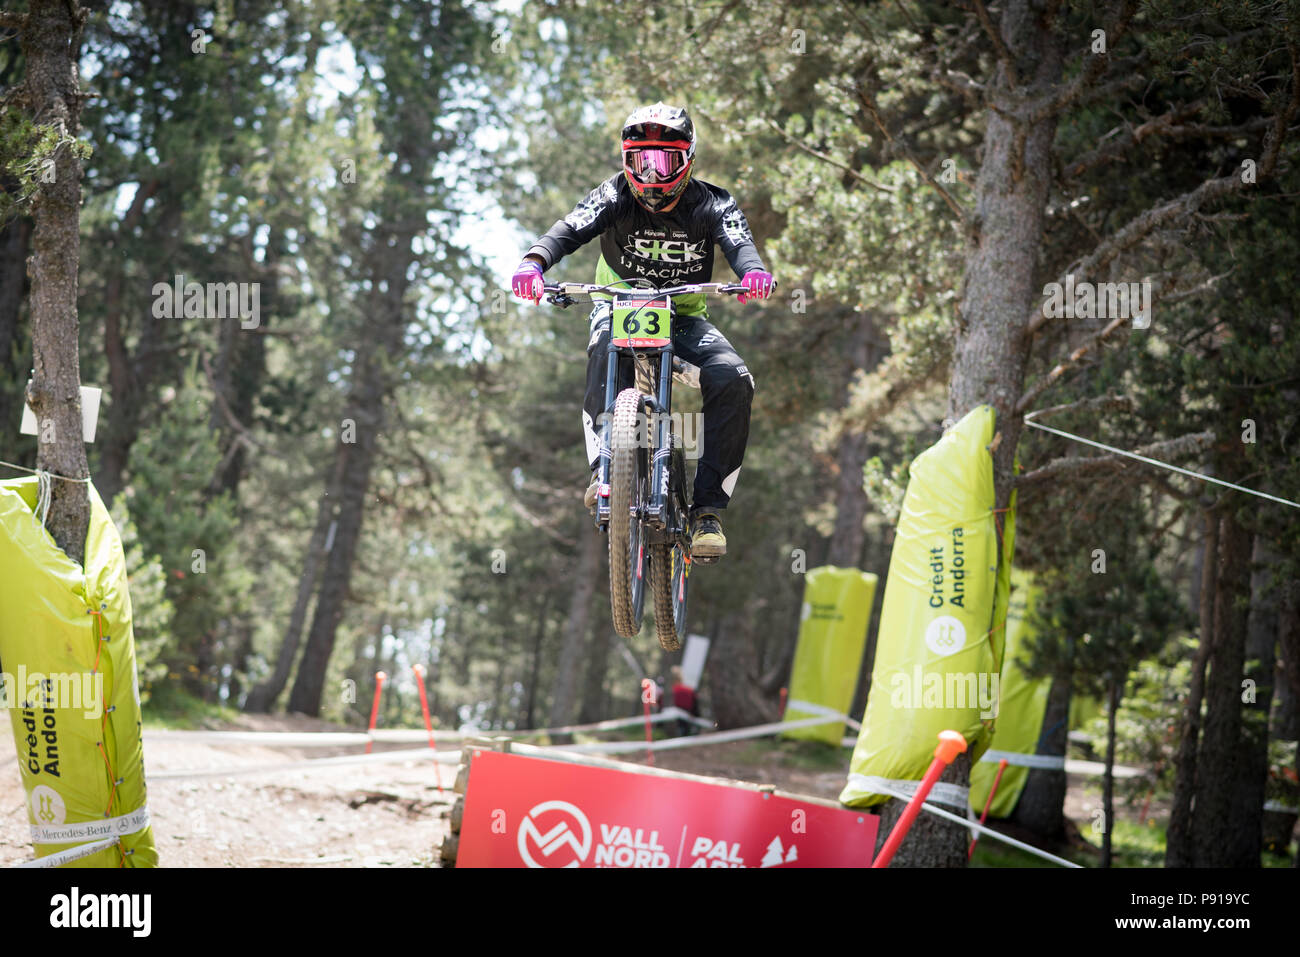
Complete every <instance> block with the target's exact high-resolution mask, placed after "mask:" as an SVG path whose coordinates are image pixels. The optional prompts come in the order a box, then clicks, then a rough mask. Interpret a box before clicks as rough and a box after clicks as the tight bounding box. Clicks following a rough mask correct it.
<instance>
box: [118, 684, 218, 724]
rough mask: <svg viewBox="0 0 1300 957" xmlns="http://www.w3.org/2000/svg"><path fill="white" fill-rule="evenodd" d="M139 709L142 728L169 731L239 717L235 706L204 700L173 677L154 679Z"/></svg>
mask: <svg viewBox="0 0 1300 957" xmlns="http://www.w3.org/2000/svg"><path fill="white" fill-rule="evenodd" d="M140 712H141V714H140V717H141V720H142V721H143V722H144V726H145V727H146V728H162V729H166V730H169V731H191V730H195V729H204V728H213V727H220V726H222V725H225V724H229V723H232V722H234V721H235V720H237V719H238V717H239V712H238V711H237V710H236V709H234V708H231V707H228V706H226V705H219V704H212V703H210V702H207V701H204V700H203V699H202V698H198V697H195V696H194V695H192V694H190V693H189V692H188V691H186V690H185V689H184V688H182V687H181V686H180V685H179V684H178V683H176V682H173V681H160V682H158V683H156V684H155V685H154V686H153V688H152V689H151V693H150V695H149V700H148V701H146V702H145V703H144V705H143V706H142V707H141V709H140Z"/></svg>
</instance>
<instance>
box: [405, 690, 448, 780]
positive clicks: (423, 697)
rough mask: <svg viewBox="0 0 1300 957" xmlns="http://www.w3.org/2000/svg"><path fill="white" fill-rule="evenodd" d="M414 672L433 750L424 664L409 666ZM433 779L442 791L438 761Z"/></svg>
mask: <svg viewBox="0 0 1300 957" xmlns="http://www.w3.org/2000/svg"><path fill="white" fill-rule="evenodd" d="M411 670H412V671H414V672H415V686H416V687H417V688H419V689H420V710H422V711H423V712H424V730H425V731H427V732H429V747H430V748H432V749H433V750H434V751H437V750H438V746H437V745H436V744H434V742H433V722H432V721H431V720H430V719H429V697H428V695H426V694H425V692H424V665H421V664H416V665H414V666H413V667H412V668H411ZM433 773H434V780H435V781H437V782H438V793H439V794H441V793H442V769H441V768H440V767H439V766H438V762H437V761H435V762H434V763H433Z"/></svg>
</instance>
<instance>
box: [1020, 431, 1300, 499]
mask: <svg viewBox="0 0 1300 957" xmlns="http://www.w3.org/2000/svg"><path fill="white" fill-rule="evenodd" d="M1045 411H1047V410H1046V409H1039V410H1038V412H1030V413H1029V414H1028V415H1026V416H1025V418H1024V422H1025V425H1029V426H1033V427H1034V428H1035V429H1042V430H1043V431H1044V432H1051V433H1052V434H1053V435H1059V436H1061V438H1064V439H1070V440H1072V441H1074V442H1082V443H1083V444H1084V445H1091V446H1092V447H1093V448H1097V449H1102V450H1103V451H1106V452H1111V453H1113V454H1114V455H1122V456H1124V457H1125V458H1130V459H1136V460H1137V461H1139V462H1145V463H1146V464H1147V465H1154V466H1155V467H1156V468H1161V469H1168V470H1169V471H1170V472H1177V473H1178V474H1179V475H1186V476H1188V477H1189V478H1194V479H1200V480H1201V481H1202V482H1213V483H1214V484H1215V485H1222V486H1223V487H1224V488H1230V489H1234V490H1235V491H1238V492H1245V493H1246V494H1247V495H1254V496H1257V497H1258V498H1266V499H1268V500H1269V501H1270V502H1277V503H1278V504H1279V505H1289V506H1291V507H1292V508H1300V502H1293V501H1291V500H1290V499H1286V498H1278V497H1277V496H1276V495H1269V494H1268V493H1267V492H1261V491H1259V490H1258V489H1253V488H1246V486H1244V485H1234V484H1233V483H1232V482H1225V481H1224V480H1223V479H1217V478H1215V477H1214V476H1212V475H1206V474H1204V473H1203V472H1193V471H1192V470H1191V469H1185V468H1182V467H1180V466H1177V465H1170V464H1169V463H1168V462H1161V461H1160V460H1159V459H1153V458H1149V457H1148V456H1145V455H1138V454H1137V453H1136V452H1126V451H1125V450H1124V449H1117V448H1115V446H1113V445H1106V444H1105V443H1103V442H1094V441H1093V440H1092V439H1085V438H1084V437H1083V436H1081V435H1074V434H1073V433H1071V432H1062V431H1061V430H1060V429H1053V428H1051V427H1050V426H1046V425H1040V424H1039V423H1037V422H1035V421H1033V417H1034V416H1036V415H1039V414H1041V413H1043V412H1045Z"/></svg>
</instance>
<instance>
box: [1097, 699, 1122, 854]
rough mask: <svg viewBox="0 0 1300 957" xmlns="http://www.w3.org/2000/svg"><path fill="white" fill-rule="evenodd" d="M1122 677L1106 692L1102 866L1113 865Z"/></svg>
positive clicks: (1102, 794) (1102, 786)
mask: <svg viewBox="0 0 1300 957" xmlns="http://www.w3.org/2000/svg"><path fill="white" fill-rule="evenodd" d="M1122 687H1123V681H1122V679H1116V678H1111V681H1110V687H1109V688H1108V689H1107V694H1106V698H1107V701H1106V770H1105V772H1104V773H1103V774H1102V778H1101V814H1102V817H1101V827H1102V830H1101V866H1102V867H1110V865H1111V835H1112V833H1114V830H1115V716H1116V715H1117V714H1118V713H1119V702H1120V689H1121V688H1122Z"/></svg>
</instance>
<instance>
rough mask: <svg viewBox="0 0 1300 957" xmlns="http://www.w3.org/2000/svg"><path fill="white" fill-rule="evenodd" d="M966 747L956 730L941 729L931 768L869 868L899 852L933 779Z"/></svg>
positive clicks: (890, 858) (883, 864) (884, 861)
mask: <svg viewBox="0 0 1300 957" xmlns="http://www.w3.org/2000/svg"><path fill="white" fill-rule="evenodd" d="M965 750H966V738H965V737H964V736H963V735H962V734H961V733H960V732H958V731H940V732H939V746H938V747H936V748H935V749H934V760H933V761H931V762H930V767H929V768H928V769H927V770H926V772H925V777H923V778H921V784H920V786H919V787H917V789H916V793H915V794H914V795H912V800H910V801H908V802H907V807H906V808H904V809H903V814H902V816H901V817H899V819H898V822H897V823H896V824H895V825H894V829H893V830H892V831H890V832H889V839H888V840H886V841H885V846H884V847H882V848H881V849H880V853H879V854H878V855H876V859H875V860H874V861H872V862H871V866H872V867H888V866H889V862H890V861H892V860H893V859H894V854H895V853H896V852H897V851H898V846H899V845H900V844H902V843H903V838H905V837H906V836H907V832H908V831H910V830H911V829H912V822H913V821H915V820H916V816H917V815H918V814H920V813H921V805H922V804H924V803H925V799H926V798H927V797H928V796H929V795H930V789H931V788H933V787H934V785H935V782H936V781H938V780H939V777H940V776H941V775H942V774H943V772H944V770H945V769H946V768H947V767H948V765H950V764H952V762H953V759H954V758H956V757H957V755H959V754H961V753H962V752H963V751H965Z"/></svg>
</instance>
